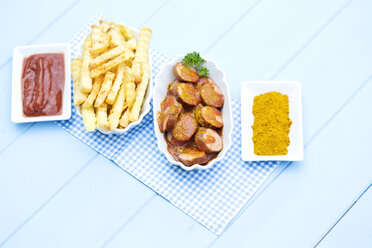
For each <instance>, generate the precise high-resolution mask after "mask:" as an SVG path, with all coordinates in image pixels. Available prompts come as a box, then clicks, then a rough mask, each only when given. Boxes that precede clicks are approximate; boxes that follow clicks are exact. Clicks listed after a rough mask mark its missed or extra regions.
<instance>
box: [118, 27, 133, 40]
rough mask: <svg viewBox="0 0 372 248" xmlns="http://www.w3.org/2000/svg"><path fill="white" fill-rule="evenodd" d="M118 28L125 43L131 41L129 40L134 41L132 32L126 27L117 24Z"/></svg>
mask: <svg viewBox="0 0 372 248" xmlns="http://www.w3.org/2000/svg"><path fill="white" fill-rule="evenodd" d="M119 27H120V32H121V34H122V35H123V36H124V38H125V39H126V40H127V41H128V40H131V39H136V36H135V35H134V33H133V32H132V30H130V28H128V27H127V26H125V25H122V24H119Z"/></svg>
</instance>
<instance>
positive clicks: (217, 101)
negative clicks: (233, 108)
mask: <svg viewBox="0 0 372 248" xmlns="http://www.w3.org/2000/svg"><path fill="white" fill-rule="evenodd" d="M200 96H201V99H202V100H203V102H204V103H205V105H208V106H211V107H216V108H221V107H222V106H223V103H224V97H223V94H222V92H221V90H220V88H218V86H217V85H216V84H208V83H207V84H204V85H203V86H201V88H200Z"/></svg>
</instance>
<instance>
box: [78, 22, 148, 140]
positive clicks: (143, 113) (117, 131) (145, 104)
mask: <svg viewBox="0 0 372 248" xmlns="http://www.w3.org/2000/svg"><path fill="white" fill-rule="evenodd" d="M130 29H131V30H132V31H133V33H134V34H135V36H136V38H137V39H138V33H139V31H138V29H136V28H131V27H130ZM83 42H84V39H83V40H82V42H81V43H80V44H79V46H80V47H81V48H82V46H83ZM80 51H82V49H80ZM80 57H81V54H80ZM149 65H150V70H151V72H152V58H151V53H150V52H149ZM152 90H153V80H152V73H151V75H150V81H149V85H148V86H147V90H146V94H145V99H144V101H143V103H142V107H141V111H140V116H139V118H138V120H137V121H134V122H131V123H129V125H128V126H127V127H126V128H124V129H119V128H117V129H115V130H112V131H105V130H101V129H99V128H96V129H97V130H98V131H100V132H101V133H103V134H107V135H110V134H125V133H127V132H128V131H129V130H130V129H132V128H133V127H135V126H137V125H138V124H140V123H141V122H142V120H143V118H144V117H145V116H146V115H147V114H148V113H149V112H150V110H151V106H150V100H151V97H152ZM75 107H76V106H75ZM76 110H77V111H76V112H77V113H78V115H80V117H82V115H81V109H80V107H76Z"/></svg>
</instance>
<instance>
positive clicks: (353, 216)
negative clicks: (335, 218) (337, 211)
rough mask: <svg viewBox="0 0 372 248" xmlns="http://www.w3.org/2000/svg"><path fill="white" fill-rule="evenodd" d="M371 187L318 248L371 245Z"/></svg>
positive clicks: (361, 247) (366, 246)
mask: <svg viewBox="0 0 372 248" xmlns="http://www.w3.org/2000/svg"><path fill="white" fill-rule="evenodd" d="M371 206H372V187H371V185H370V186H369V187H368V189H367V190H366V192H365V193H364V194H363V195H362V197H361V198H360V199H359V198H358V199H356V201H355V205H353V206H352V208H351V209H350V210H349V211H348V212H347V213H346V214H345V216H343V217H342V219H341V220H340V221H339V222H338V223H337V225H335V226H334V228H332V229H331V230H330V232H329V233H327V236H325V237H324V238H323V239H322V240H321V241H320V243H319V246H318V247H321V248H322V247H360V248H363V247H365V248H368V247H370V246H371V244H372V235H371V233H372V225H371V223H372V215H371Z"/></svg>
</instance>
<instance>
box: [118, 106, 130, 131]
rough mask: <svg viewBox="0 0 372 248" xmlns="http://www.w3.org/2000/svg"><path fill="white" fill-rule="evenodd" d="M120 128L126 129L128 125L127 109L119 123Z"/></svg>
mask: <svg viewBox="0 0 372 248" xmlns="http://www.w3.org/2000/svg"><path fill="white" fill-rule="evenodd" d="M119 124H120V126H122V127H123V128H126V127H127V126H128V125H129V109H127V110H126V111H125V112H124V114H123V116H122V117H121V118H120V121H119Z"/></svg>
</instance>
